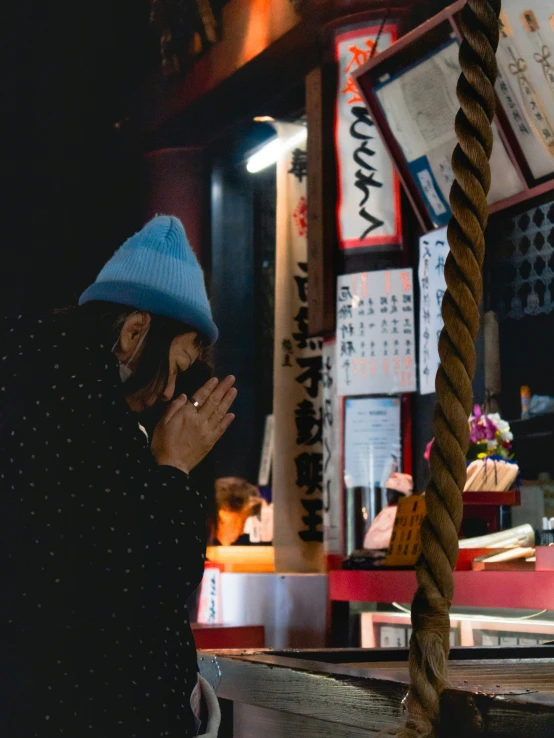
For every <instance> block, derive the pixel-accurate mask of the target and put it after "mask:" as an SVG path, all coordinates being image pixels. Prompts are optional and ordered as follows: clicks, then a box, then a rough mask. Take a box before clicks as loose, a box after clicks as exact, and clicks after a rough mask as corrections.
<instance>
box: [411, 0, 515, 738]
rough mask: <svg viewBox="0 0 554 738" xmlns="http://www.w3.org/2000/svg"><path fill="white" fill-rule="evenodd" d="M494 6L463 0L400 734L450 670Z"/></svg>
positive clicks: (419, 726)
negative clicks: (425, 480)
mask: <svg viewBox="0 0 554 738" xmlns="http://www.w3.org/2000/svg"><path fill="white" fill-rule="evenodd" d="M499 13H500V0H468V2H467V4H466V6H465V7H464V10H463V11H462V30H463V32H464V41H463V42H462V45H461V47H460V64H461V67H462V74H461V76H460V79H459V81H458V87H457V93H458V99H459V101H460V110H459V112H458V115H457V117H456V135H457V137H458V142H459V143H458V145H457V147H456V149H455V151H454V154H453V157H452V164H453V169H454V174H455V176H456V180H455V182H454V183H453V185H452V189H451V192H450V204H451V208H452V218H451V220H450V224H449V226H448V242H449V244H450V254H449V256H448V259H447V260H446V266H445V277H446V284H447V290H446V294H445V295H444V299H443V304H442V314H443V318H444V328H443V331H442V333H441V336H440V340H439V355H440V360H441V364H440V366H439V369H438V371H437V377H436V391H437V403H436V406H435V413H434V418H433V427H434V432H435V442H434V444H433V446H432V450H431V458H430V465H431V481H430V483H429V486H428V488H427V490H426V505H427V516H426V518H425V520H424V522H423V526H422V531H421V543H422V556H421V560H420V562H419V563H418V566H417V581H418V589H417V592H416V595H415V597H414V601H413V605H412V622H413V635H412V638H411V642H410V661H409V665H410V677H411V687H410V691H409V693H408V696H407V698H406V707H407V712H408V718H407V722H406V726H405V727H404V728H403V729H402V731H401V732H400V734H399V735H400V736H402V738H416V736H417V737H418V738H421V736H425V738H433V737H434V736H436V730H437V728H438V724H439V719H440V711H439V703H440V696H441V693H442V692H443V690H444V689H445V687H446V684H447V679H448V674H447V659H448V652H449V634H450V617H449V610H450V605H451V602H452V596H453V592H454V582H453V575H452V570H453V568H454V566H455V564H456V560H457V557H458V530H459V527H460V524H461V520H462V490H463V488H464V485H465V481H466V454H467V449H468V445H469V429H468V416H469V415H470V413H471V408H472V401H473V391H472V379H473V375H474V373H475V363H476V357H475V339H476V338H477V334H478V331H479V303H480V300H481V294H482V277H481V269H482V266H483V259H484V254H485V237H484V231H485V228H486V225H487V219H488V208H487V200H486V197H487V193H488V191H489V186H490V166H489V158H490V155H491V150H492V141H493V138H492V130H491V121H492V118H493V116H494V110H495V96H494V81H495V79H496V56H495V54H496V49H497V46H498V35H499V31H498V15H499Z"/></svg>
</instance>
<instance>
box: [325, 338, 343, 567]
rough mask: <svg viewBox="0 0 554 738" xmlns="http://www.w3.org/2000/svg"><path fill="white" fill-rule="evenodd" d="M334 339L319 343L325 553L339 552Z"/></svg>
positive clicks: (338, 443) (338, 433) (338, 429)
mask: <svg viewBox="0 0 554 738" xmlns="http://www.w3.org/2000/svg"><path fill="white" fill-rule="evenodd" d="M336 385H337V373H336V349H335V341H326V342H325V343H324V344H323V543H324V548H325V553H326V554H342V553H344V550H343V539H342V481H341V468H340V455H341V452H340V449H341V422H340V421H341V418H340V399H339V396H338V395H337V388H336Z"/></svg>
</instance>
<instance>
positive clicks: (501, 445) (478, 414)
mask: <svg viewBox="0 0 554 738" xmlns="http://www.w3.org/2000/svg"><path fill="white" fill-rule="evenodd" d="M513 439H514V436H513V434H512V432H511V430H510V425H509V423H507V422H506V421H505V420H502V418H501V417H500V415H499V414H498V413H490V414H486V413H484V412H483V410H482V409H481V407H480V406H479V405H475V407H474V408H473V415H471V416H470V418H469V441H470V444H469V450H468V455H467V457H468V461H475V459H486V458H487V457H489V456H497V457H498V456H500V457H501V458H503V459H510V458H512V454H511V450H512V441H513Z"/></svg>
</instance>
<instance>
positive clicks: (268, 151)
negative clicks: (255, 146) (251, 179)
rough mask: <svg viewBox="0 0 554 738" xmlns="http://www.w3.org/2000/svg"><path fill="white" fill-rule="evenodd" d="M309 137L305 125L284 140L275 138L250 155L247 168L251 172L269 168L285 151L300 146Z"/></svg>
mask: <svg viewBox="0 0 554 738" xmlns="http://www.w3.org/2000/svg"><path fill="white" fill-rule="evenodd" d="M307 138H308V130H307V128H305V127H304V126H303V127H302V129H301V130H300V131H298V132H297V133H295V134H293V135H292V136H290V137H289V138H287V139H285V140H284V141H282V140H281V139H279V138H273V139H272V140H271V141H270V142H269V143H267V144H265V146H263V147H262V148H261V149H260V150H259V151H257V152H256V153H255V154H252V156H250V157H249V159H248V161H247V163H246V169H247V170H248V171H249V172H250V174H255V173H256V172H261V171H262V169H267V167H270V166H271V165H272V164H275V162H276V161H277V160H278V159H279V157H280V156H282V155H283V154H284V153H285V152H287V151H290V150H291V149H293V148H294V147H295V146H300V145H301V144H303V143H304V142H305V141H306V139H307Z"/></svg>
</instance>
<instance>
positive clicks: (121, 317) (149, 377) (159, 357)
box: [56, 301, 207, 395]
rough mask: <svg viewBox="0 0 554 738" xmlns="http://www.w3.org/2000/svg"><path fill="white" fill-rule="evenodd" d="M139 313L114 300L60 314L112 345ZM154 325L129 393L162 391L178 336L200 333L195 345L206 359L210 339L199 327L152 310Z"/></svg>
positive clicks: (126, 386)
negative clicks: (129, 319)
mask: <svg viewBox="0 0 554 738" xmlns="http://www.w3.org/2000/svg"><path fill="white" fill-rule="evenodd" d="M137 312H147V311H141V310H137V309H136V308H133V307H128V306H126V305H120V304H118V303H112V302H100V301H93V302H87V303H85V304H84V305H81V306H80V307H77V308H67V309H65V310H61V311H57V312H56V315H57V316H58V317H66V318H68V319H69V320H70V321H72V322H75V324H76V326H77V327H78V328H79V329H80V330H82V331H83V332H85V334H87V333H88V334H89V335H91V334H92V335H96V336H97V337H98V338H99V339H101V340H102V341H103V342H104V343H105V344H106V345H107V346H108V347H109V348H111V347H112V346H114V345H115V344H117V342H118V341H119V337H120V334H121V329H122V328H123V325H124V324H125V321H126V320H127V318H128V317H129V316H130V315H133V313H137ZM149 315H150V318H151V322H150V328H149V330H148V333H147V334H146V337H145V339H144V343H143V348H142V352H141V358H140V361H139V362H138V365H137V367H136V371H135V372H134V373H133V375H132V376H131V377H130V378H129V380H128V381H127V382H126V383H125V394H126V395H133V394H135V393H137V392H141V391H144V390H149V391H150V392H153V393H156V394H159V393H161V392H163V390H164V389H165V387H166V385H167V382H168V379H169V349H170V347H171V344H172V342H173V341H174V340H175V338H177V337H178V336H182V335H184V334H185V333H197V334H198V335H197V338H196V340H195V346H196V347H197V348H198V349H200V353H201V356H202V357H203V358H204V359H206V353H207V340H206V338H205V337H204V336H202V335H201V334H200V333H198V331H197V330H196V328H192V327H191V326H190V325H187V324H186V323H182V322H181V321H178V320H175V319H173V318H165V317H163V316H162V315H155V314H154V313H149Z"/></svg>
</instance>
